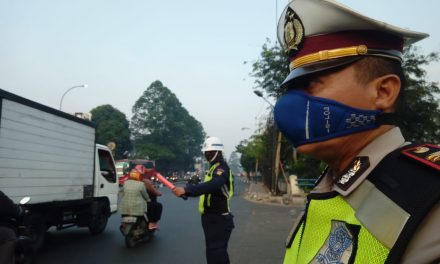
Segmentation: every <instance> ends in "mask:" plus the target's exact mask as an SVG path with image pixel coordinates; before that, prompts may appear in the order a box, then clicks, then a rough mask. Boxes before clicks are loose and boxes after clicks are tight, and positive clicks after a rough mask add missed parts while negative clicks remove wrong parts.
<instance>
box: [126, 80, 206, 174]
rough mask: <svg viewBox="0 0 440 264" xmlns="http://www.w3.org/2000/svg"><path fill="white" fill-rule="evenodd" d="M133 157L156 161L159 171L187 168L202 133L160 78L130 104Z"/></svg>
mask: <svg viewBox="0 0 440 264" xmlns="http://www.w3.org/2000/svg"><path fill="white" fill-rule="evenodd" d="M131 128H132V133H133V136H134V139H135V148H136V156H137V157H138V158H145V157H149V158H151V159H154V160H156V166H157V168H158V169H159V170H163V171H166V172H168V171H175V170H190V169H192V166H193V164H194V160H195V157H196V156H199V155H200V150H201V145H202V143H203V139H204V136H205V133H204V131H203V127H202V125H201V123H200V122H199V121H197V120H196V119H195V118H194V117H192V116H191V115H190V114H189V113H188V111H187V110H186V109H185V108H184V107H183V106H182V104H181V103H180V101H179V100H178V99H177V97H176V95H175V94H174V93H172V92H171V91H170V90H169V89H168V88H167V87H165V86H163V84H162V83H161V82H160V81H155V82H153V83H152V84H151V85H150V86H149V87H148V88H147V89H146V90H145V91H144V93H143V94H142V96H141V97H140V98H139V99H138V100H137V101H136V103H135V104H134V106H133V117H132V119H131Z"/></svg>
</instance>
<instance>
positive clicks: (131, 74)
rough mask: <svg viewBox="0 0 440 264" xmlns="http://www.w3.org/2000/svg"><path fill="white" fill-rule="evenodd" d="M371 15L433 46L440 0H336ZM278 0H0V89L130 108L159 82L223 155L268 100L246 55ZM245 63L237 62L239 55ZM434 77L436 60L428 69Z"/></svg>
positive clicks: (266, 34)
mask: <svg viewBox="0 0 440 264" xmlns="http://www.w3.org/2000/svg"><path fill="white" fill-rule="evenodd" d="M340 2H341V3H343V4H345V5H347V6H349V7H351V8H353V9H355V10H357V11H360V12H361V13H363V14H365V15H368V16H370V17H373V18H376V19H379V20H382V21H385V22H388V23H391V24H394V25H397V26H401V27H404V28H409V29H412V30H416V31H422V32H427V33H429V34H430V35H431V36H430V37H429V38H428V39H425V40H422V41H420V42H419V43H417V46H419V47H420V49H421V52H422V53H429V52H432V51H440V29H439V28H438V21H439V19H438V10H439V9H440V1H438V0H419V1H417V2H414V1H408V0H387V1H383V0H368V1H366V0H364V1H359V0H340ZM286 4H287V1H284V0H272V1H267V0H252V1H251V0H240V1H237V0H222V1H209V0H189V1H175V0H169V1H148V0H144V1H140V0H137V1H136V0H125V1H122V0H119V1H116V0H75V1H67V0H65V1H60V0H32V1H25V0H13V1H12V0H0V39H1V41H0V89H3V90H6V91H8V92H12V93H15V94H17V95H19V96H22V97H25V98H27V99H31V100H33V101H36V102H39V103H41V104H44V105H47V106H50V107H53V108H56V109H58V108H59V106H60V100H61V97H62V95H63V94H64V93H65V92H66V91H67V90H68V89H69V88H71V87H73V86H77V85H82V84H87V87H86V88H75V89H72V90H71V91H69V92H68V93H67V94H66V95H65V97H64V99H63V103H62V110H63V111H65V112H69V113H74V112H88V111H90V110H91V109H93V108H95V107H97V106H100V105H104V104H110V105H112V106H113V107H115V108H117V109H118V110H120V111H121V112H123V113H125V114H126V116H127V118H128V119H130V118H131V115H132V112H131V109H132V106H133V105H134V103H135V101H136V100H137V99H138V98H139V97H140V96H141V95H142V93H143V92H144V91H145V90H146V88H147V87H148V86H149V85H150V84H151V83H152V82H154V81H156V80H159V81H161V82H162V83H163V84H164V86H166V87H168V88H169V89H170V90H171V91H172V92H173V93H175V94H176V96H177V98H178V99H179V100H180V102H181V103H182V105H183V106H184V107H185V108H186V109H187V110H188V111H189V113H190V114H191V115H192V116H194V117H195V118H196V119H197V120H198V121H200V122H201V123H202V125H203V127H204V130H205V132H206V133H207V135H209V136H217V137H220V138H221V139H222V140H223V143H224V145H225V152H226V154H227V155H228V156H229V154H230V153H231V152H232V151H234V150H235V146H236V145H237V144H238V143H239V142H240V141H241V140H243V139H246V138H249V136H251V135H252V134H254V133H255V132H256V131H257V130H258V127H259V124H260V123H261V122H264V120H265V118H267V115H268V113H269V110H270V108H269V104H268V103H267V102H265V101H264V100H263V99H262V98H259V97H257V96H256V95H255V94H254V93H253V89H255V88H257V87H256V85H255V80H254V79H253V78H252V77H251V76H250V73H251V71H252V66H251V64H252V62H254V61H255V60H257V59H258V58H259V55H260V52H261V49H262V46H263V44H264V43H265V42H266V39H269V40H270V41H271V42H272V43H274V41H275V40H276V23H277V21H278V18H279V17H278V16H279V15H280V14H281V12H282V10H283V9H284V7H285V5H286ZM245 61H246V62H250V63H246V64H245V63H244V62H245ZM426 70H427V72H428V79H429V80H431V81H436V82H438V81H440V64H439V63H434V64H432V65H430V66H429V67H428V68H427V69H426Z"/></svg>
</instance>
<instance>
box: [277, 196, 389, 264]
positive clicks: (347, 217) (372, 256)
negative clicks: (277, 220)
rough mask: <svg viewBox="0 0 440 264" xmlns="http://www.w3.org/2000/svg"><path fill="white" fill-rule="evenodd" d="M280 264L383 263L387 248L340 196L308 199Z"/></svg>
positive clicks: (387, 252) (387, 251)
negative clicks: (301, 218)
mask: <svg viewBox="0 0 440 264" xmlns="http://www.w3.org/2000/svg"><path fill="white" fill-rule="evenodd" d="M306 210H307V211H306V215H305V217H304V219H303V221H302V223H301V224H300V226H299V229H298V230H297V231H296V233H295V237H294V239H293V243H292V244H291V246H290V248H288V249H287V251H286V255H285V258H284V263H285V264H287V263H289V264H293V263H298V264H303V263H373V264H374V263H384V262H385V260H386V258H387V256H388V254H389V249H388V248H387V247H386V246H384V245H383V244H382V243H380V242H379V241H378V240H377V239H376V238H375V237H374V236H373V235H372V234H371V233H370V232H369V231H368V230H367V229H366V228H365V227H364V226H363V225H362V224H361V223H360V222H359V220H358V219H357V218H356V216H355V213H356V212H355V211H354V210H353V208H352V207H351V206H350V205H349V203H347V202H346V201H345V200H344V199H343V198H342V197H341V196H339V195H336V194H335V195H333V196H332V197H329V198H320V199H311V200H310V201H309V203H308V206H307V208H306Z"/></svg>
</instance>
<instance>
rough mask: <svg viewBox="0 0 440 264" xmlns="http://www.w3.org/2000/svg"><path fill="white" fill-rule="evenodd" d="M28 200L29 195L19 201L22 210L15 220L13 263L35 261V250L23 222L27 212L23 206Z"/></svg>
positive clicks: (30, 263) (30, 262)
mask: <svg viewBox="0 0 440 264" xmlns="http://www.w3.org/2000/svg"><path fill="white" fill-rule="evenodd" d="M29 201H30V198H29V197H24V198H23V199H21V201H20V206H21V208H22V210H23V214H22V216H21V217H20V218H19V219H17V221H16V228H15V234H16V236H17V240H16V244H15V263H16V264H32V263H34V262H35V251H34V248H33V245H32V239H31V235H30V230H29V228H28V227H27V226H26V225H25V224H24V218H25V217H26V215H27V214H28V213H29V212H28V210H27V209H26V208H25V207H24V206H23V205H24V204H26V203H28V202H29Z"/></svg>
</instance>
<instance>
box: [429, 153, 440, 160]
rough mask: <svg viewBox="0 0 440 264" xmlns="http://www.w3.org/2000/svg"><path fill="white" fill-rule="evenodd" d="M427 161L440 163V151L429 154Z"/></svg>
mask: <svg viewBox="0 0 440 264" xmlns="http://www.w3.org/2000/svg"><path fill="white" fill-rule="evenodd" d="M426 159H427V160H429V161H431V162H437V161H440V151H436V152H434V153H431V154H429V155H428V156H427V157H426Z"/></svg>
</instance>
